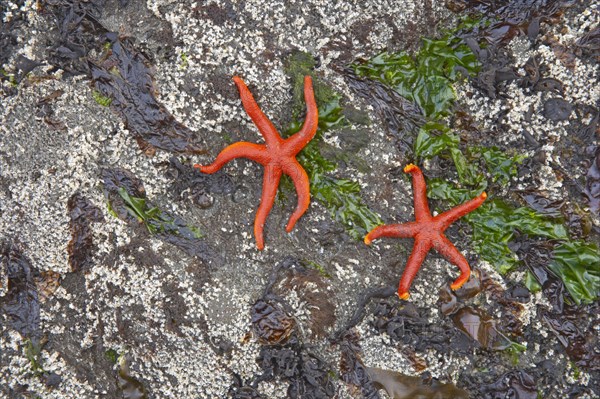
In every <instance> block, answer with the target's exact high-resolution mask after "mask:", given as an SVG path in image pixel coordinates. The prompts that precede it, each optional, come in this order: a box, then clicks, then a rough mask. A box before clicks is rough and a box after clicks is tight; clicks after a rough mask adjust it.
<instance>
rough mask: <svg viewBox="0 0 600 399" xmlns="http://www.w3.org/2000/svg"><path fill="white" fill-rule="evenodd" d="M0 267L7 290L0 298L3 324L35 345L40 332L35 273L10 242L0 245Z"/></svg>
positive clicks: (16, 247)
mask: <svg viewBox="0 0 600 399" xmlns="http://www.w3.org/2000/svg"><path fill="white" fill-rule="evenodd" d="M0 267H2V268H3V269H4V270H5V274H6V276H7V277H8V286H7V292H6V294H5V295H4V296H3V297H0V308H1V309H2V312H3V313H4V314H5V315H6V318H7V325H8V326H9V327H10V328H12V329H13V330H15V331H17V332H18V333H19V334H21V336H22V337H23V338H27V339H29V340H31V342H32V343H33V344H34V345H37V344H38V343H39V340H40V338H41V331H40V302H39V297H38V292H37V287H36V284H35V278H36V277H38V276H39V272H38V271H37V269H36V268H35V267H33V265H31V263H30V261H29V260H28V259H27V258H26V257H25V256H24V255H23V253H22V251H21V249H20V248H19V247H18V246H17V245H16V244H14V243H5V244H3V245H2V247H1V248H0Z"/></svg>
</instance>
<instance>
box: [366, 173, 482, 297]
mask: <svg viewBox="0 0 600 399" xmlns="http://www.w3.org/2000/svg"><path fill="white" fill-rule="evenodd" d="M404 172H405V173H410V174H411V175H412V182H413V191H414V194H413V195H414V204H415V205H414V206H415V219H416V220H415V221H414V222H409V223H402V224H390V225H383V226H379V227H376V228H374V229H373V230H371V231H370V232H369V234H367V235H366V236H365V244H367V245H370V244H371V241H373V240H375V239H377V238H379V237H400V238H408V237H412V238H414V239H415V243H414V246H413V250H412V253H411V254H410V257H409V258H408V262H407V263H406V268H405V269H404V273H403V274H402V278H401V279H400V284H399V285H398V296H399V297H400V299H408V297H409V293H408V290H409V289H410V285H411V284H412V282H413V280H414V278H415V276H416V275H417V272H418V271H419V269H420V267H421V264H422V263H423V261H424V260H425V257H426V256H427V253H428V252H429V250H430V249H431V248H432V247H433V248H435V249H436V250H437V251H438V252H439V253H440V254H441V255H442V256H443V257H444V258H446V259H447V260H448V261H450V262H451V263H454V264H455V265H456V266H458V268H459V269H460V272H461V273H460V276H459V277H458V278H457V279H456V280H455V281H454V283H452V285H450V288H452V289H453V290H457V289H459V288H460V287H461V286H462V285H463V284H464V283H466V282H467V280H469V276H470V275H471V268H470V267H469V263H468V262H467V260H466V259H465V257H464V256H463V255H462V254H461V253H460V252H458V249H456V247H455V246H454V245H453V244H452V243H451V242H450V240H448V238H446V236H445V235H444V230H446V229H447V228H448V227H449V226H450V225H451V224H452V223H454V222H455V221H456V220H458V219H459V218H461V217H463V216H465V215H466V214H467V213H469V212H472V211H473V210H475V209H477V208H478V207H479V206H480V205H481V204H482V203H483V201H485V199H486V198H487V194H486V193H485V192H484V193H481V195H479V196H478V197H475V198H473V199H472V200H470V201H467V202H465V203H464V204H461V205H459V206H457V207H455V208H452V209H450V210H449V211H446V212H444V213H442V214H439V215H437V216H435V217H434V216H431V212H430V211H429V205H428V204H427V186H426V185H425V179H424V178H423V173H422V172H421V169H419V167H418V166H416V165H413V164H409V165H407V166H406V167H405V168H404Z"/></svg>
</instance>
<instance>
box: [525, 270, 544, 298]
mask: <svg viewBox="0 0 600 399" xmlns="http://www.w3.org/2000/svg"><path fill="white" fill-rule="evenodd" d="M523 283H524V284H525V287H527V289H528V290H529V291H530V292H532V293H534V294H535V293H536V292H540V291H541V290H542V285H541V284H540V283H539V282H538V281H537V279H536V278H535V276H534V275H533V273H532V272H531V271H529V270H527V272H526V273H525V281H524V282H523Z"/></svg>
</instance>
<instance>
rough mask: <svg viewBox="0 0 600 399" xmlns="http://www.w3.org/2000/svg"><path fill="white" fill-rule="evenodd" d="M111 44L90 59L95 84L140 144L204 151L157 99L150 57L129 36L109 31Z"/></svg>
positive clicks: (200, 152)
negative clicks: (121, 35) (97, 56)
mask: <svg viewBox="0 0 600 399" xmlns="http://www.w3.org/2000/svg"><path fill="white" fill-rule="evenodd" d="M107 38H108V39H109V40H110V43H111V46H110V48H108V49H107V52H106V54H105V55H104V57H103V58H102V59H100V60H98V61H96V62H92V61H91V60H90V61H89V67H90V71H91V75H92V84H93V86H94V88H95V89H96V90H98V91H99V92H100V94H102V95H103V96H105V97H107V98H109V99H111V100H112V101H111V102H110V107H111V109H113V110H114V111H115V112H117V113H118V114H119V115H120V116H121V117H122V118H123V119H124V121H125V126H126V128H127V129H128V130H129V131H131V132H132V133H133V135H134V136H135V138H136V139H137V140H138V143H140V147H141V148H142V149H144V150H146V151H147V153H148V152H150V153H151V152H152V151H153V149H152V148H154V147H155V148H159V149H162V150H166V151H171V152H178V153H189V154H202V153H205V151H203V150H201V149H200V148H199V147H197V146H196V145H195V144H193V142H194V140H195V134H194V132H192V131H191V130H189V129H188V128H187V127H185V126H184V125H183V124H181V123H179V122H177V121H176V120H175V118H174V117H173V115H171V114H170V113H169V112H168V111H167V110H166V108H165V107H164V106H163V105H162V104H160V103H159V102H158V101H157V100H156V89H155V87H154V79H153V72H152V69H151V66H150V60H149V59H148V58H147V57H146V56H145V55H144V54H143V53H141V52H139V51H138V50H136V48H135V47H134V46H133V44H132V43H131V42H130V41H128V40H120V39H118V38H116V35H108V36H107Z"/></svg>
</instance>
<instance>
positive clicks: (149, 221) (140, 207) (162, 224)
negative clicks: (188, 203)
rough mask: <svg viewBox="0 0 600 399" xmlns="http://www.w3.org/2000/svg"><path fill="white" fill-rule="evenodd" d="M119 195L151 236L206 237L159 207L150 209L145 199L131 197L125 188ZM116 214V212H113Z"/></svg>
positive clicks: (131, 213) (120, 189)
mask: <svg viewBox="0 0 600 399" xmlns="http://www.w3.org/2000/svg"><path fill="white" fill-rule="evenodd" d="M118 192H119V195H120V196H121V198H122V199H123V201H124V202H125V207H126V209H127V212H128V213H129V214H130V215H131V216H133V217H135V218H136V219H137V220H138V221H140V222H142V223H144V225H145V226H146V228H147V229H148V231H149V232H150V233H151V234H159V233H162V234H173V235H176V236H180V235H181V236H184V237H189V238H202V237H203V236H204V235H203V234H202V232H201V231H200V229H198V228H197V227H195V226H187V225H182V224H181V222H180V221H179V222H178V221H177V219H176V218H174V217H172V216H170V215H169V214H168V213H166V212H163V211H162V210H160V209H159V208H158V207H149V206H148V202H147V200H146V199H145V198H139V197H134V196H132V195H129V193H128V192H127V190H126V189H125V188H124V187H120V188H119V190H118ZM112 212H113V213H114V210H112Z"/></svg>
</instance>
